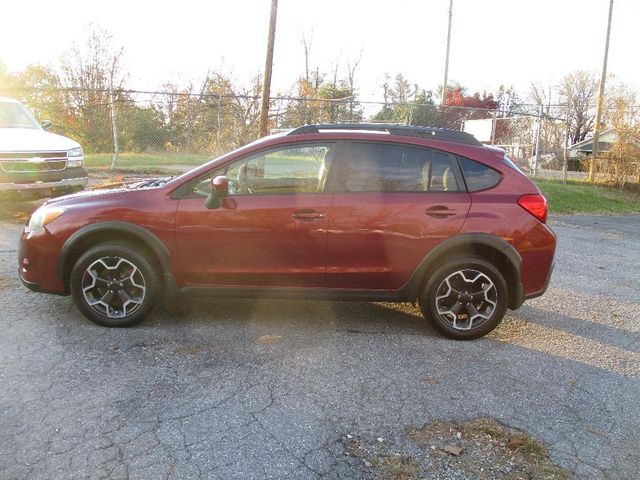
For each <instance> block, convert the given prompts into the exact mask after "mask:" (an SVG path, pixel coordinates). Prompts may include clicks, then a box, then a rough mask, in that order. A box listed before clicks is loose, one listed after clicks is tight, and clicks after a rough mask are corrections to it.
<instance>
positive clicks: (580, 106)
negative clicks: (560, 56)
mask: <svg viewBox="0 0 640 480" xmlns="http://www.w3.org/2000/svg"><path fill="white" fill-rule="evenodd" d="M598 86H599V81H598V78H597V76H596V75H595V74H594V73H593V72H588V71H585V70H578V71H575V72H572V73H569V74H567V75H565V77H564V78H563V79H562V82H561V83H560V85H559V86H558V88H557V92H558V95H559V100H560V103H561V104H563V105H567V108H568V113H569V124H570V125H569V127H570V128H569V131H570V138H571V141H572V143H577V142H581V141H582V140H584V139H585V138H586V137H587V135H588V134H589V132H591V130H592V129H593V124H594V122H595V114H596V112H595V104H596V100H597V97H598Z"/></svg>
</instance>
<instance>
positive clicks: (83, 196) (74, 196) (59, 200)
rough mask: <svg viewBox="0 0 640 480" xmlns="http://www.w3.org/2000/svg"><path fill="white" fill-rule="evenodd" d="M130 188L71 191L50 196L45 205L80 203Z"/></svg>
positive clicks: (109, 195)
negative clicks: (59, 195)
mask: <svg viewBox="0 0 640 480" xmlns="http://www.w3.org/2000/svg"><path fill="white" fill-rule="evenodd" d="M131 191H132V190H130V189H127V188H110V189H104V190H83V191H81V192H77V193H71V194H69V195H63V196H61V197H55V198H50V199H49V200H47V201H46V202H45V205H58V204H60V206H64V205H73V204H74V203H81V202H82V201H83V200H94V199H99V198H100V197H111V196H115V195H122V194H125V193H128V192H131Z"/></svg>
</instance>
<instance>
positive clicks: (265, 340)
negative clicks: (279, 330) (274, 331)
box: [256, 335, 282, 345]
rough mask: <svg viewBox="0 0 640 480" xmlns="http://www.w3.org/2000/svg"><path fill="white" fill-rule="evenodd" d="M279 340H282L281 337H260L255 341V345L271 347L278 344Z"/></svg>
mask: <svg viewBox="0 0 640 480" xmlns="http://www.w3.org/2000/svg"><path fill="white" fill-rule="evenodd" d="M280 340H282V335H262V336H261V337H260V338H258V339H257V340H256V343H261V344H263V345H271V344H273V343H277V342H279V341H280Z"/></svg>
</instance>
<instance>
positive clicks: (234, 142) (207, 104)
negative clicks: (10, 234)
mask: <svg viewBox="0 0 640 480" xmlns="http://www.w3.org/2000/svg"><path fill="white" fill-rule="evenodd" d="M3 93H5V92H2V91H0V95H2V94H3ZM10 93H11V94H12V95H11V96H14V97H17V98H18V99H19V100H21V101H23V102H24V103H25V104H26V105H27V106H28V107H30V108H31V109H32V111H33V112H34V114H35V115H36V117H37V118H38V119H39V120H40V121H43V120H50V121H51V123H52V125H53V127H52V131H53V132H55V133H60V134H62V135H65V136H69V137H71V138H73V139H75V140H77V141H78V142H79V143H80V144H81V145H82V146H83V148H84V151H85V154H86V157H87V163H88V166H89V167H102V168H109V167H121V168H122V167H131V168H137V169H139V170H143V169H144V168H145V166H147V165H149V166H155V167H157V166H160V165H163V166H164V165H166V166H167V167H171V166H172V165H173V166H175V169H176V170H178V169H182V170H184V169H186V166H189V165H197V164H200V163H203V162H205V161H206V160H208V159H210V158H213V157H216V156H218V155H221V154H223V153H225V152H228V151H230V150H233V149H235V148H237V147H240V146H242V145H245V144H247V143H249V142H252V141H254V140H256V139H257V138H258V119H259V115H260V96H259V95H224V94H220V95H216V94H190V93H184V92H179V91H133V90H119V91H114V92H111V91H108V90H92V89H81V88H68V89H45V88H43V89H39V90H29V91H21V92H15V91H13V92H10ZM639 113H640V112H639ZM346 122H349V123H360V122H378V123H395V124H407V125H424V126H432V127H441V128H451V129H456V130H466V131H469V132H471V133H473V134H474V135H476V137H477V138H478V139H479V140H480V141H482V142H483V143H486V144H491V145H495V146H497V147H500V148H502V149H504V150H505V151H506V153H507V155H509V156H510V157H511V158H512V160H514V162H515V163H517V164H518V165H519V166H520V167H521V168H522V169H523V170H524V171H526V172H529V173H531V174H535V175H544V176H551V177H558V176H562V177H564V178H566V177H567V175H568V176H569V177H573V178H581V177H584V176H585V175H586V173H584V172H585V170H586V168H587V165H588V156H587V155H586V154H585V152H579V151H573V150H571V149H570V148H569V147H570V146H571V145H572V144H573V143H575V142H574V139H573V138H571V134H570V128H568V127H570V119H569V117H568V113H567V109H566V108H565V107H563V106H548V107H542V108H541V107H540V106H538V105H531V104H517V105H510V106H509V107H508V108H498V109H482V108H469V107H456V106H445V107H440V106H436V105H433V104H427V103H419V102H407V103H385V102H364V101H358V100H355V99H353V98H341V99H326V98H296V97H273V98H271V99H270V107H269V124H270V127H271V130H272V131H278V130H282V129H287V128H292V127H296V126H300V125H303V124H310V123H346ZM609 167H610V165H609V163H608V162H607V161H606V160H605V161H604V162H603V163H602V164H601V165H600V166H599V167H598V168H599V170H600V172H602V173H606V171H607V170H606V169H607V168H609ZM566 172H569V173H566ZM623 174H624V175H628V176H629V177H630V178H631V179H632V181H638V179H639V177H638V176H639V175H640V168H639V167H638V161H637V158H635V159H630V161H629V162H628V165H625V167H624V171H623ZM633 179H635V180H633Z"/></svg>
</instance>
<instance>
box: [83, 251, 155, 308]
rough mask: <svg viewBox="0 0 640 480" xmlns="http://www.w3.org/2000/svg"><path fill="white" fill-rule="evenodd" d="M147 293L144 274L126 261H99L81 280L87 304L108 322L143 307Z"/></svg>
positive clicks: (106, 259) (119, 259) (116, 259)
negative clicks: (106, 318)
mask: <svg viewBox="0 0 640 480" xmlns="http://www.w3.org/2000/svg"><path fill="white" fill-rule="evenodd" d="M146 293H147V287H146V283H145V279H144V276H143V275H142V272H141V271H140V269H139V268H138V267H136V266H135V265H134V264H133V263H132V262H131V261H130V260H127V259H126V258H122V257H116V256H112V257H102V258H99V259H97V260H95V261H94V262H93V263H91V264H90V265H89V266H88V267H87V269H86V270H85V272H84V275H83V276H82V294H83V295H84V299H85V301H86V302H87V304H88V305H89V307H91V309H92V310H94V311H95V312H96V313H98V314H100V315H103V316H105V317H108V318H125V317H128V316H130V315H132V314H133V313H135V312H136V311H137V310H138V309H139V308H140V306H141V305H142V304H143V302H144V299H145V296H146Z"/></svg>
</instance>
